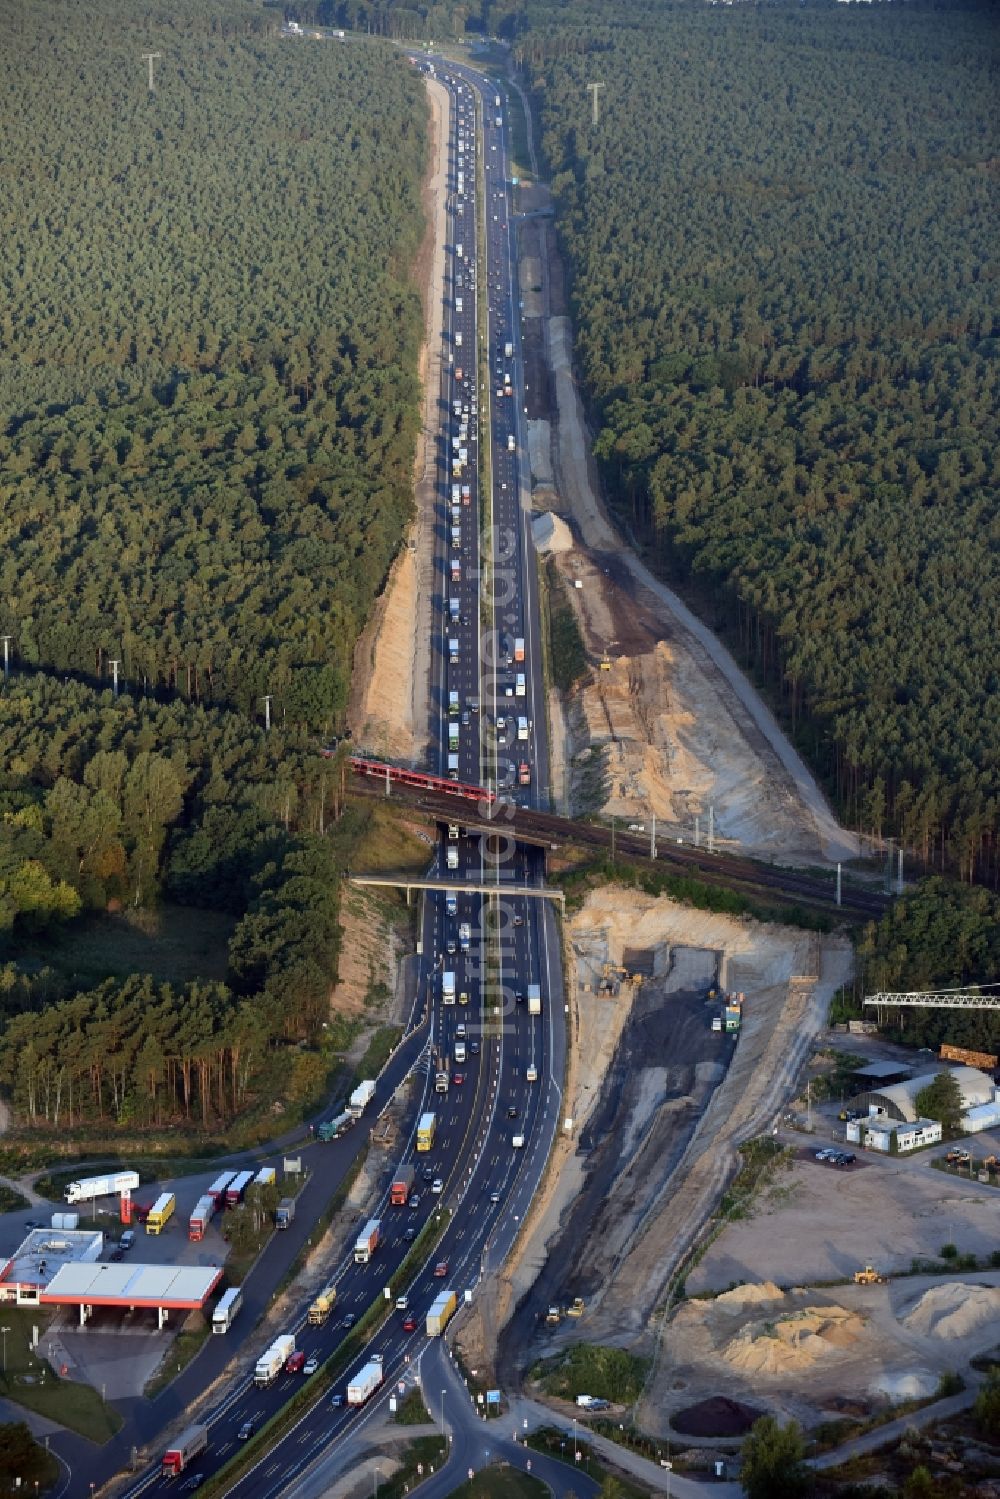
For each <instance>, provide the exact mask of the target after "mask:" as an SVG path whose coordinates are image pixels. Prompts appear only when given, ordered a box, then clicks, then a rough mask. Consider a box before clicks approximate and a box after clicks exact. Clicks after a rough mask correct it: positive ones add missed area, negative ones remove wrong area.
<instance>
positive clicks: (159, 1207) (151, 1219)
mask: <svg viewBox="0 0 1000 1499" xmlns="http://www.w3.org/2000/svg"><path fill="white" fill-rule="evenodd" d="M176 1206H177V1198H176V1197H175V1196H174V1194H173V1192H161V1193H160V1195H159V1197H158V1198H157V1199H156V1201H155V1202H154V1203H153V1206H152V1207H151V1208H150V1210H149V1216H148V1217H147V1219H146V1232H147V1233H148V1234H158V1233H161V1232H162V1230H163V1228H164V1226H165V1224H166V1223H167V1222H168V1221H169V1220H170V1219H171V1218H172V1217H173V1213H174V1208H175V1207H176Z"/></svg>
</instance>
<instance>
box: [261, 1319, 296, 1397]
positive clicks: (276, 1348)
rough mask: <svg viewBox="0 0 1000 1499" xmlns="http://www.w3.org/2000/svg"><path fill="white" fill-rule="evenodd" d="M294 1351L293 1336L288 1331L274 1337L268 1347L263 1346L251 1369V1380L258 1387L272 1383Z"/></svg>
mask: <svg viewBox="0 0 1000 1499" xmlns="http://www.w3.org/2000/svg"><path fill="white" fill-rule="evenodd" d="M294 1352H295V1337H294V1335H293V1334H292V1333H290V1332H286V1333H282V1335H281V1337H280V1338H275V1340H274V1342H273V1343H272V1344H271V1346H270V1348H265V1350H264V1352H263V1353H262V1354H261V1356H260V1358H259V1359H258V1360H257V1366H256V1368H255V1369H254V1371H253V1382H254V1384H255V1385H256V1386H257V1387H258V1389H263V1388H264V1387H265V1386H266V1385H269V1384H273V1383H274V1381H275V1380H276V1379H277V1377H278V1375H279V1374H280V1373H281V1371H282V1369H283V1368H284V1367H285V1364H286V1362H287V1361H288V1359H290V1358H291V1356H292V1354H293V1353H294Z"/></svg>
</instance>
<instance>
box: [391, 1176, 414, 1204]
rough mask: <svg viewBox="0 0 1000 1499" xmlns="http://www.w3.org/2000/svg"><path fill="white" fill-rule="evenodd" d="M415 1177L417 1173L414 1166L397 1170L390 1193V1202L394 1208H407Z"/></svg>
mask: <svg viewBox="0 0 1000 1499" xmlns="http://www.w3.org/2000/svg"><path fill="white" fill-rule="evenodd" d="M415 1175H416V1172H415V1171H414V1169H413V1167H412V1166H400V1167H399V1168H398V1169H397V1171H396V1174H395V1176H394V1177H393V1178H392V1187H391V1189H390V1192H389V1201H390V1202H391V1203H392V1205H393V1207H394V1208H405V1206H406V1204H407V1203H408V1202H409V1200H410V1192H411V1191H412V1189H413V1178H414V1176H415Z"/></svg>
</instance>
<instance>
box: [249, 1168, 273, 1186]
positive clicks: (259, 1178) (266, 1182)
mask: <svg viewBox="0 0 1000 1499" xmlns="http://www.w3.org/2000/svg"><path fill="white" fill-rule="evenodd" d="M277 1180H278V1173H277V1171H275V1169H274V1167H273V1166H261V1168H260V1170H259V1171H258V1172H257V1175H256V1176H255V1177H254V1179H253V1185H254V1186H255V1187H273V1186H274V1184H275V1182H276V1181H277Z"/></svg>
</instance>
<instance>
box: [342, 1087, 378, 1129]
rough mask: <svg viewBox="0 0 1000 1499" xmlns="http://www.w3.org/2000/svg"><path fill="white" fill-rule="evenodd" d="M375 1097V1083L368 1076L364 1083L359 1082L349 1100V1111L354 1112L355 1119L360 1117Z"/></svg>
mask: <svg viewBox="0 0 1000 1499" xmlns="http://www.w3.org/2000/svg"><path fill="white" fill-rule="evenodd" d="M374 1097H375V1084H374V1083H373V1082H372V1081H371V1079H370V1078H366V1079H365V1080H364V1082H363V1083H358V1086H357V1087H356V1088H355V1090H354V1092H353V1093H352V1094H351V1096H350V1098H349V1099H348V1100H347V1112H348V1113H349V1114H353V1115H354V1118H355V1119H360V1118H361V1115H362V1114H363V1113H364V1111H365V1109H366V1108H367V1107H368V1105H369V1104H370V1103H371V1101H372V1099H373V1098H374Z"/></svg>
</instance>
